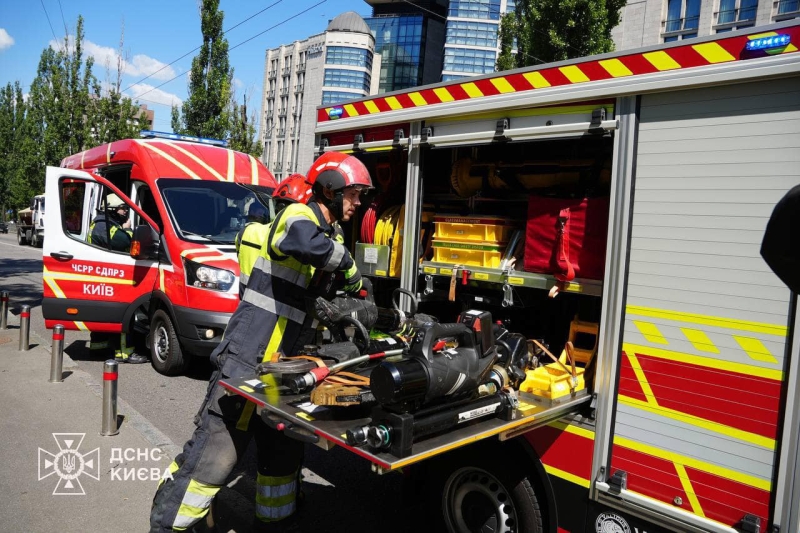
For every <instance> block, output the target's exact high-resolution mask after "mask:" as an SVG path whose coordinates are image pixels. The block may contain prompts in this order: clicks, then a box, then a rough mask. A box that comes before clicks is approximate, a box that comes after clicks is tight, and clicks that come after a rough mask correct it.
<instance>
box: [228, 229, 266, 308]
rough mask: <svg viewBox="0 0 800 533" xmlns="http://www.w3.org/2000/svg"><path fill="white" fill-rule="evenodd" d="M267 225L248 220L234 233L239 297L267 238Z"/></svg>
mask: <svg viewBox="0 0 800 533" xmlns="http://www.w3.org/2000/svg"><path fill="white" fill-rule="evenodd" d="M268 230H269V226H268V225H267V224H261V223H259V222H248V223H247V224H246V225H245V227H244V228H242V229H241V231H239V233H237V234H236V254H237V255H238V257H239V299H240V300H241V299H242V296H244V288H245V287H246V286H247V282H248V281H249V280H250V273H251V272H252V271H253V265H255V264H256V260H257V259H258V256H259V255H260V254H261V246H262V244H264V241H265V240H266V238H267V234H268Z"/></svg>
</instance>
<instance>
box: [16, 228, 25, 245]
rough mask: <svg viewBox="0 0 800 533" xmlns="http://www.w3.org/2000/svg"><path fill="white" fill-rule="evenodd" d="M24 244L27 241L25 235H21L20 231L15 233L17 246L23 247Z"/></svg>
mask: <svg viewBox="0 0 800 533" xmlns="http://www.w3.org/2000/svg"><path fill="white" fill-rule="evenodd" d="M26 242H27V239H25V235H23V234H22V231H19V230H18V231H17V244H19V245H20V246H24V245H25V243H26Z"/></svg>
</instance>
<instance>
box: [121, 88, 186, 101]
mask: <svg viewBox="0 0 800 533" xmlns="http://www.w3.org/2000/svg"><path fill="white" fill-rule="evenodd" d="M145 93H146V94H145ZM127 94H128V96H130V97H131V98H132V99H134V100H136V99H137V98H139V96H140V95H141V96H142V102H144V103H148V102H153V103H156V104H162V105H166V106H173V105H181V104H182V103H183V100H181V99H180V98H179V97H178V95H175V94H172V93H168V92H166V91H162V90H161V89H155V88H154V87H153V86H152V85H148V84H146V83H137V84H136V85H132V86H131V88H130V89H128V91H127Z"/></svg>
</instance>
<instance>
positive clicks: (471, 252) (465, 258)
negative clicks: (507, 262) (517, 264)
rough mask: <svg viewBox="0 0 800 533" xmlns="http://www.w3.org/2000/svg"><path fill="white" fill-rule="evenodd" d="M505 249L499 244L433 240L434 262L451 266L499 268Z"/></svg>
mask: <svg viewBox="0 0 800 533" xmlns="http://www.w3.org/2000/svg"><path fill="white" fill-rule="evenodd" d="M502 258H503V247H502V246H500V245H497V244H488V243H484V244H480V243H474V244H473V243H466V242H448V241H440V240H437V239H433V260H434V261H435V262H436V263H449V264H451V265H462V266H478V267H484V268H498V267H499V266H500V260H501V259H502Z"/></svg>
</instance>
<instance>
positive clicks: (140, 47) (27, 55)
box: [0, 0, 371, 131]
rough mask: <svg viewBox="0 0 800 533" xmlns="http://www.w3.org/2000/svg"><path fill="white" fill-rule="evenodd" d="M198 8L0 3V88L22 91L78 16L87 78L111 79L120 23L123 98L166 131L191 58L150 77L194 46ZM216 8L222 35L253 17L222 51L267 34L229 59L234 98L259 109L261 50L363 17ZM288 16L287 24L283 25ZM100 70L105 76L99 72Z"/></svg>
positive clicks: (285, 2) (354, 5)
mask: <svg viewBox="0 0 800 533" xmlns="http://www.w3.org/2000/svg"><path fill="white" fill-rule="evenodd" d="M320 2H322V3H321V4H320V5H317V6H316V7H312V6H315V5H316V4H319V3H320ZM199 4H200V2H199V0H160V1H155V0H139V1H136V2H117V1H113V0H102V1H101V0H27V1H24V2H20V1H14V0H0V85H2V86H5V85H6V83H8V82H14V81H17V80H18V81H19V82H20V83H21V84H22V86H23V91H24V92H27V91H28V88H29V86H30V83H31V81H33V78H34V77H35V76H36V67H37V65H38V63H39V56H40V55H41V53H42V50H43V49H44V48H46V47H48V46H51V45H52V43H53V42H54V41H55V38H54V36H53V35H54V34H55V36H56V37H57V38H58V41H59V46H60V43H61V42H62V41H63V38H64V35H65V33H69V34H71V35H74V33H75V24H76V21H77V19H78V15H82V16H83V18H84V32H85V37H84V39H85V42H84V45H85V48H86V50H87V52H88V53H90V54H92V55H93V56H94V57H95V66H94V68H93V72H94V74H95V76H97V78H98V79H99V80H101V81H103V80H106V79H113V77H114V76H115V75H116V74H115V72H116V54H117V51H118V49H119V41H120V33H121V30H122V25H123V23H124V27H125V36H124V37H125V40H124V46H123V54H124V56H126V59H127V62H126V65H125V71H124V74H123V78H122V87H123V89H125V93H126V94H127V95H129V96H131V97H136V96H138V95H141V98H139V101H140V103H143V104H147V106H148V107H149V108H150V109H154V110H155V126H154V127H155V128H156V129H158V130H164V131H171V128H170V124H169V123H170V109H169V104H170V103H171V102H178V103H180V101H182V100H183V99H185V98H186V91H187V76H186V73H187V72H188V71H189V70H190V69H191V62H192V58H193V57H194V56H195V55H196V53H197V52H192V53H190V54H188V55H187V56H186V57H184V58H183V59H180V60H178V61H176V62H175V63H174V64H172V65H170V66H169V67H167V68H164V69H163V70H161V71H160V72H156V71H157V70H159V69H160V68H161V67H164V66H165V65H167V64H169V63H172V61H174V60H176V59H178V58H179V57H181V56H183V55H184V54H186V53H187V52H190V51H191V50H193V49H194V48H196V47H198V46H200V44H201V43H202V34H201V33H200V16H199ZM273 4H274V5H273ZM269 6H272V7H269ZM265 8H268V9H266V11H264V12H263V13H260V14H258V15H256V13H258V12H259V11H261V10H263V9H265ZM308 8H311V9H310V10H309V11H307V12H305V13H303V14H300V15H298V14H299V13H300V12H302V11H304V10H306V9H308ZM220 9H221V10H222V11H224V12H225V22H224V24H223V27H224V28H225V29H226V30H227V29H229V28H232V27H233V26H235V25H236V24H238V23H240V22H242V21H244V20H245V19H247V18H249V17H251V16H253V15H255V16H254V17H253V18H252V19H250V20H248V21H247V22H244V23H243V24H241V25H240V26H237V27H236V28H233V29H232V30H231V31H230V32H228V33H226V34H225V37H226V38H227V39H228V44H229V47H230V48H234V47H235V46H236V45H237V44H239V43H242V42H244V41H247V40H248V39H250V38H252V37H254V36H255V35H256V34H259V33H262V32H264V31H265V30H268V31H266V33H263V34H261V35H259V36H257V37H255V38H253V39H252V40H250V41H249V42H246V43H244V44H242V45H241V46H238V47H236V48H235V49H233V50H231V51H230V53H229V58H230V64H231V66H232V67H233V69H234V84H235V88H236V92H237V95H238V96H239V99H240V101H241V95H242V94H243V92H244V91H247V94H248V95H249V94H252V95H253V97H252V98H251V99H250V105H251V106H254V107H256V108H260V99H261V91H262V83H263V76H264V54H265V51H266V50H267V49H269V48H274V47H276V46H279V45H281V44H285V43H290V42H292V41H295V40H298V39H304V38H306V37H308V36H309V35H314V34H316V33H319V32H322V31H323V30H325V27H326V26H327V24H328V21H329V20H330V19H332V18H333V17H335V16H336V15H338V14H339V13H342V12H345V11H356V12H357V13H359V14H360V15H362V16H369V14H370V12H371V9H370V7H369V6H368V5H367V4H366V3H365V2H363V1H361V0H248V1H244V0H241V1H237V0H221V1H220ZM62 13H63V17H62ZM48 17H49V23H48ZM290 17H295V18H292V19H291V20H288V21H287V19H289V18H290ZM284 21H286V22H284ZM282 22H283V24H281V23H282ZM277 24H280V25H279V26H277V27H276V28H273V29H269V28H271V27H272V26H275V25H277ZM65 25H66V28H67V30H68V32H65V29H64V28H65ZM51 26H52V30H51ZM106 64H110V65H111V71H112V74H109V75H107V74H106ZM181 74H182V75H181ZM148 75H151V77H149V78H147V79H144V78H145V77H146V76H148ZM175 76H178V77H177V78H176V79H174V80H172V81H168V80H170V79H172V78H174V77H175ZM165 82H166V83H165ZM161 84H164V85H163V86H161V87H159V88H157V89H153V88H154V87H157V86H159V85H161ZM150 89H152V90H150ZM145 91H147V92H146V93H145ZM256 123H257V122H256Z"/></svg>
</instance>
